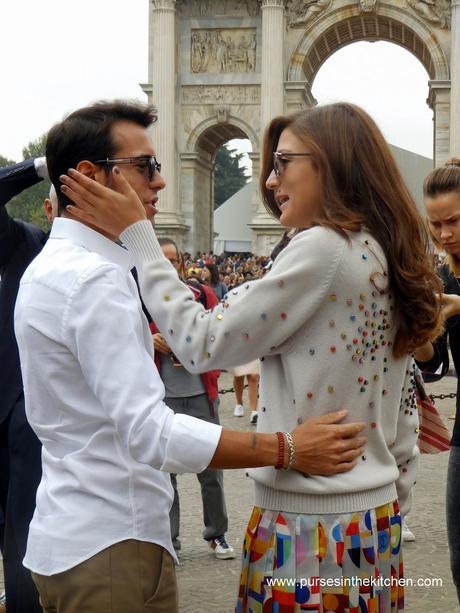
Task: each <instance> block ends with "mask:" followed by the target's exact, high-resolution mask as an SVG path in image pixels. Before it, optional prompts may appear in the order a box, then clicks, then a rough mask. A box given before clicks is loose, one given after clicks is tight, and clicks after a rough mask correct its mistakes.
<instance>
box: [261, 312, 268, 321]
mask: <svg viewBox="0 0 460 613" xmlns="http://www.w3.org/2000/svg"><path fill="white" fill-rule="evenodd" d="M260 318H261V319H263V320H264V321H265V320H266V319H267V313H261V314H260Z"/></svg>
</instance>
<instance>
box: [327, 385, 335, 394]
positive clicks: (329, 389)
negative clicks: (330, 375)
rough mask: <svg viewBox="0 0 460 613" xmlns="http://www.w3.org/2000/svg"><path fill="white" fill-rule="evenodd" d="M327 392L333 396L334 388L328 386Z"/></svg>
mask: <svg viewBox="0 0 460 613" xmlns="http://www.w3.org/2000/svg"><path fill="white" fill-rule="evenodd" d="M327 391H328V392H329V394H333V393H334V388H333V387H332V385H328V387H327Z"/></svg>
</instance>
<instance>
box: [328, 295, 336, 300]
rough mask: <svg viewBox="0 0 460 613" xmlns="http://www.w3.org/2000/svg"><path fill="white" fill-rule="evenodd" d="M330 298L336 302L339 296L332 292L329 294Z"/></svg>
mask: <svg viewBox="0 0 460 613" xmlns="http://www.w3.org/2000/svg"><path fill="white" fill-rule="evenodd" d="M329 300H330V301H331V302H335V301H336V300H337V296H336V295H335V294H331V295H330V296H329Z"/></svg>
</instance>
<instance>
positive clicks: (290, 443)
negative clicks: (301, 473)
mask: <svg viewBox="0 0 460 613" xmlns="http://www.w3.org/2000/svg"><path fill="white" fill-rule="evenodd" d="M283 434H284V436H285V437H286V440H287V444H288V448H289V460H288V463H287V466H284V469H285V470H290V469H291V468H292V466H293V464H294V460H295V447H294V440H293V438H292V435H291V433H290V432H283Z"/></svg>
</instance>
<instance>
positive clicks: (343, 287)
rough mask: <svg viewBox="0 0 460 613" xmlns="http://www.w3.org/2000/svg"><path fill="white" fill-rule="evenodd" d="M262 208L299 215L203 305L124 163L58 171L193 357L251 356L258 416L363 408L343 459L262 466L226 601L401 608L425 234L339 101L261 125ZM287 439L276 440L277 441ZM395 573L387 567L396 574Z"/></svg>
mask: <svg viewBox="0 0 460 613" xmlns="http://www.w3.org/2000/svg"><path fill="white" fill-rule="evenodd" d="M262 159H263V163H262V173H261V191H262V196H263V199H264V202H265V204H266V206H267V208H268V209H269V210H270V211H271V212H272V213H273V214H274V215H275V216H276V217H278V218H279V219H280V222H281V223H282V224H283V225H284V226H286V227H288V228H297V229H298V232H297V234H296V235H295V236H294V238H293V239H292V240H291V241H290V243H289V245H288V246H287V247H286V248H285V249H284V250H283V251H282V252H281V253H280V254H279V256H278V257H277V258H276V261H275V262H274V264H273V267H272V269H271V271H270V272H269V273H268V274H267V275H266V276H265V277H264V278H262V279H260V280H257V281H253V282H250V283H247V284H245V285H243V286H241V287H238V288H237V289H235V290H233V291H231V292H230V294H229V295H228V296H227V297H226V298H224V300H223V301H222V302H221V303H220V304H219V305H217V306H216V307H215V308H214V309H212V310H211V311H206V310H204V309H203V308H202V307H201V306H200V305H199V304H198V303H196V302H195V301H194V300H193V297H192V295H191V294H190V292H189V290H188V289H187V288H186V287H185V286H184V285H183V284H182V283H180V282H179V281H178V280H177V275H176V274H175V272H174V270H173V268H172V267H171V265H170V264H169V262H168V261H167V260H165V258H164V257H163V254H162V251H161V248H160V247H159V245H158V241H157V239H156V237H155V233H154V231H153V228H152V226H151V224H150V223H148V222H147V221H144V219H145V213H144V212H143V207H142V206H141V205H140V203H139V202H138V201H136V196H135V195H134V194H133V193H132V191H131V190H130V189H129V188H128V187H127V184H126V182H125V181H124V180H123V177H122V176H121V174H120V173H116V174H114V185H115V186H116V187H117V189H118V193H115V192H114V191H112V190H110V189H108V188H105V187H102V186H100V185H97V186H90V187H91V189H90V190H86V189H85V186H88V185H90V182H89V181H88V180H87V179H86V180H85V177H82V176H81V175H79V174H78V173H72V174H71V176H72V177H73V178H72V179H69V178H68V177H66V178H63V179H62V180H63V182H64V183H66V185H67V191H66V194H68V195H70V197H71V198H72V199H73V200H74V201H75V202H76V203H77V204H78V205H79V208H78V209H77V208H75V207H70V209H69V212H71V213H72V214H73V215H74V216H75V217H76V218H81V219H84V220H86V221H90V222H91V223H95V224H96V225H97V226H98V227H101V228H105V229H106V230H107V231H110V232H111V233H112V234H120V235H121V239H122V241H123V243H124V244H125V245H126V246H127V247H128V249H129V250H130V251H131V252H132V254H133V256H134V259H135V262H136V267H137V270H138V273H139V280H140V286H141V294H142V296H143V299H144V301H145V303H146V304H147V307H148V309H149V310H150V311H151V312H152V313H154V316H155V321H156V322H157V324H158V327H159V328H160V330H161V332H162V334H163V335H164V336H165V337H166V338H167V339H168V343H169V344H170V346H171V347H172V349H173V351H174V353H175V354H176V355H177V356H178V357H179V358H180V360H181V362H182V363H183V364H184V365H185V366H186V367H187V368H188V369H189V370H190V371H192V372H203V371H208V370H211V369H213V368H225V367H229V366H234V365H236V364H240V363H243V362H249V361H251V360H254V359H256V358H260V359H261V381H260V410H259V422H258V430H259V431H261V432H280V435H279V436H280V441H281V442H282V443H283V445H285V447H286V461H283V462H280V465H281V464H284V466H283V467H284V468H289V467H290V465H291V463H292V459H293V454H294V453H295V449H294V448H293V446H292V444H291V443H292V441H290V440H289V437H285V436H284V435H283V434H281V433H284V432H289V431H290V430H292V428H293V427H294V426H295V424H297V423H301V422H302V420H304V419H305V418H307V417H309V416H313V415H320V414H323V413H324V412H325V411H328V410H335V409H338V408H341V407H344V408H347V409H348V410H349V411H350V418H353V419H356V420H363V421H365V422H366V423H367V424H368V428H367V432H366V434H367V436H368V444H367V447H366V451H365V453H364V455H363V456H362V457H361V461H360V462H359V463H358V465H357V466H356V467H355V468H354V469H353V470H351V471H350V472H348V473H346V474H343V475H336V476H333V477H316V476H310V475H305V474H301V473H299V472H296V471H294V470H275V469H273V468H257V469H253V470H251V471H250V474H251V476H252V478H253V479H254V481H255V506H254V510H253V512H252V516H251V518H250V520H249V524H248V528H247V534H246V538H245V543H244V549H243V569H242V574H241V585H240V590H239V595H238V602H237V611H252V612H254V613H255V612H258V611H262V610H282V611H295V610H296V611H297V610H301V607H302V610H310V611H333V612H337V613H338V612H342V611H350V613H352V612H353V613H355V612H358V611H359V612H360V613H364V612H369V613H371V612H383V611H385V612H390V611H391V613H394V612H396V611H403V609H404V598H403V587H402V586H398V585H397V584H396V583H395V581H397V579H398V578H400V577H402V575H403V568H402V557H401V530H400V529H401V515H400V513H402V514H403V515H404V514H405V513H407V511H408V509H409V506H410V491H411V487H412V485H413V483H414V481H415V471H416V465H417V446H416V443H417V432H418V421H417V410H416V407H415V402H414V390H413V382H412V378H411V375H412V373H411V353H412V352H413V351H414V349H415V348H416V347H417V346H418V345H422V344H423V343H424V342H426V341H427V340H428V339H432V338H435V337H436V335H437V334H438V332H439V327H438V312H439V307H438V306H437V303H436V300H435V293H436V291H439V283H438V281H437V278H436V276H435V275H434V273H433V272H432V269H431V266H430V261H429V259H428V257H427V237H426V234H425V231H424V229H423V225H422V223H421V220H420V218H419V215H418V213H417V210H416V207H415V205H414V203H413V201H412V199H411V197H410V195H409V193H408V190H407V189H406V187H405V185H404V183H403V181H402V179H401V176H400V173H399V171H398V169H397V167H396V164H395V162H394V160H393V158H392V155H391V153H390V151H389V148H388V146H387V144H386V142H385V140H384V138H383V136H382V135H381V133H380V131H379V130H378V128H377V126H376V125H375V123H374V122H373V121H372V119H371V118H370V117H369V116H368V115H367V114H366V113H365V112H363V111H362V110H361V109H359V108H357V107H355V106H353V105H350V104H344V103H340V104H334V105H329V106H323V107H316V108H315V109H311V110H308V111H302V112H300V113H297V114H295V115H292V116H287V117H278V118H276V119H274V120H273V121H272V122H271V124H270V125H269V127H268V129H267V132H266V135H265V141H264V150H263V158H262ZM287 452H289V453H287ZM391 582H393V583H391Z"/></svg>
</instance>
